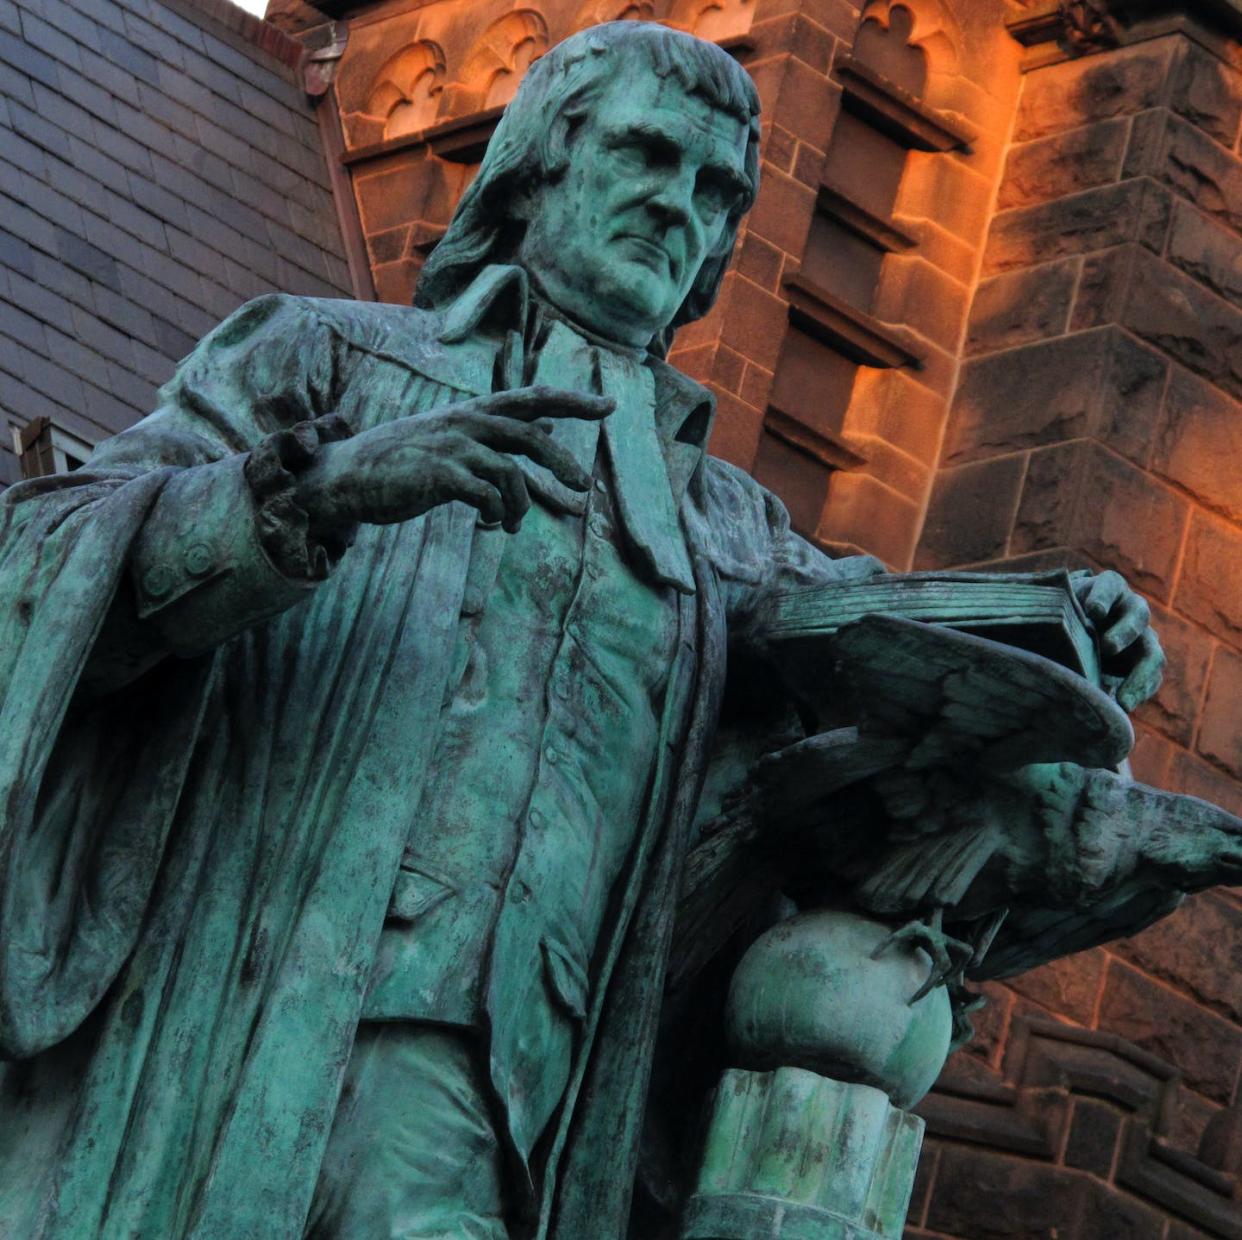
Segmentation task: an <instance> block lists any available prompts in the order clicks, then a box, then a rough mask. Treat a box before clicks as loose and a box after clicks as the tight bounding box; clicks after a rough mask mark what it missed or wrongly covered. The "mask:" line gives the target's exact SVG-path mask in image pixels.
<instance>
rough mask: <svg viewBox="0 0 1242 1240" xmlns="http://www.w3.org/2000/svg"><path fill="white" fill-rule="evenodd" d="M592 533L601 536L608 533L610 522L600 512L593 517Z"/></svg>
mask: <svg viewBox="0 0 1242 1240" xmlns="http://www.w3.org/2000/svg"><path fill="white" fill-rule="evenodd" d="M591 533H592V534H595V535H596V536H597V537H599V538H604V537H605V536H606V535H607V533H608V522H607V521H605V520H604V518H603V517H602V516H601V515H600V514H599V513H598V512H597V513H596V514H595V515H594V516H593V517H592V518H591Z"/></svg>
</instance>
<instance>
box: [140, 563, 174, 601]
mask: <svg viewBox="0 0 1242 1240" xmlns="http://www.w3.org/2000/svg"><path fill="white" fill-rule="evenodd" d="M172 583H173V578H172V570H171V569H170V568H169V567H168V566H167V565H166V564H157V565H156V566H155V567H154V568H153V569H151V570H150V571H149V572H148V573H146V574H144V575H143V578H142V588H143V589H144V590H145V591H146V592H147V593H148V594H149V595H150V596H151V597H152V598H163V597H164V595H165V594H167V593H168V591H169V590H171V589H172Z"/></svg>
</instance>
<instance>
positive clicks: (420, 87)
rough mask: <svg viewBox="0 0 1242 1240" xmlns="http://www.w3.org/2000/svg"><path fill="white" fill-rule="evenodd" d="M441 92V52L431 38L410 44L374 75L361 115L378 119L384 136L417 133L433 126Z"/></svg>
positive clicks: (442, 82)
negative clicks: (382, 127)
mask: <svg viewBox="0 0 1242 1240" xmlns="http://www.w3.org/2000/svg"><path fill="white" fill-rule="evenodd" d="M443 89H444V51H443V49H442V48H441V47H440V45H439V44H438V43H434V42H432V41H431V40H430V39H420V40H418V42H416V43H411V44H410V45H409V46H408V47H404V48H402V49H401V51H399V52H397V53H396V55H395V56H393V57H391V58H390V59H389V60H388V61H387V62H386V63H385V64H384V67H383V68H382V69H380V71H379V72H378V73H377V74H376V75H375V80H374V82H373V83H372V85H371V88H370V90H369V91H368V92H367V96H366V103H365V105H364V107H363V112H364V113H365V114H366V115H367V116H369V117H373V118H376V119H378V120H381V121H382V122H383V125H384V131H383V136H384V137H385V138H396V137H399V136H400V135H402V134H407V133H417V132H419V131H420V130H422V129H426V128H427V127H428V126H429V125H431V124H433V123H434V122H435V119H436V113H437V111H438V110H439V106H440V94H441V92H442V91H443Z"/></svg>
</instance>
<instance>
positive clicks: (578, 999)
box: [543, 938, 587, 1020]
mask: <svg viewBox="0 0 1242 1240" xmlns="http://www.w3.org/2000/svg"><path fill="white" fill-rule="evenodd" d="M543 962H544V966H545V971H546V973H547V976H548V982H549V984H550V985H551V987H552V992H553V993H554V994H555V995H556V997H557V998H558V999H559V1000H560V1001H561V1003H562V1004H563V1005H564V1007H565V1010H566V1011H567V1012H568V1013H569V1014H570V1015H571V1016H574V1017H576V1018H577V1019H578V1020H581V1019H582V1018H583V1017H584V1016H586V1000H587V975H586V969H584V968H583V967H582V965H581V964H579V963H578V961H577V960H576V959H574V957H573V955H571V953H570V952H569V950H568V948H566V947H563V946H562V945H561V944H559V943H556V942H554V941H553V940H552V939H548V938H545V939H544V940H543Z"/></svg>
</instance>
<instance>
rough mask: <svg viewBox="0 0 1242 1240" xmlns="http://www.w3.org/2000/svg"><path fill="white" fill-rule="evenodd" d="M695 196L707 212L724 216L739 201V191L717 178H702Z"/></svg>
mask: <svg viewBox="0 0 1242 1240" xmlns="http://www.w3.org/2000/svg"><path fill="white" fill-rule="evenodd" d="M694 196H695V198H696V199H697V200H698V202H699V203H700V205H701V206H702V207H703V208H704V209H705V210H708V211H718V212H720V213H722V214H723V213H724V212H726V211H729V210H730V209H732V207H733V206H734V204H735V203H736V202H737V200H738V192H737V189H736V188H735V187H734V186H732V185H730V184H727V183H726V182H724V181H723V180H720V179H718V178H716V177H700V178H699V182H698V184H697V185H696V186H695V187H694Z"/></svg>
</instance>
